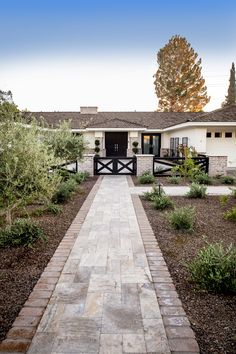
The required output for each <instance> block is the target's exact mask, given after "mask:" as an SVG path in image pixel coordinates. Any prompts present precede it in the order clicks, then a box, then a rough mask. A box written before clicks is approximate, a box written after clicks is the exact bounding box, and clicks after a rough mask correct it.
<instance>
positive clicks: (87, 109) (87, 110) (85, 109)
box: [80, 106, 98, 114]
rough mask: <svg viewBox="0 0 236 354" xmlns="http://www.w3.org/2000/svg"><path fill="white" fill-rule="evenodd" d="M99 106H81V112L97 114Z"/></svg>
mask: <svg viewBox="0 0 236 354" xmlns="http://www.w3.org/2000/svg"><path fill="white" fill-rule="evenodd" d="M97 113H98V107H96V106H92V107H91V106H83V107H80V114H97Z"/></svg>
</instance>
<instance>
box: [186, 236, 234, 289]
mask: <svg viewBox="0 0 236 354" xmlns="http://www.w3.org/2000/svg"><path fill="white" fill-rule="evenodd" d="M235 264H236V247H233V246H232V245H230V246H229V247H228V248H224V247H223V246H222V244H221V243H215V244H208V246H207V247H204V248H203V249H202V250H200V252H199V253H198V255H197V256H196V257H195V258H194V259H193V260H192V261H191V262H190V263H189V264H188V265H187V267H188V270H189V272H190V275H191V278H192V280H193V281H194V282H195V283H196V284H197V285H198V286H199V287H200V288H201V289H204V290H211V291H216V292H227V291H231V292H236V272H235Z"/></svg>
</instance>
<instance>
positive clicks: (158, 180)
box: [132, 176, 235, 187]
mask: <svg viewBox="0 0 236 354" xmlns="http://www.w3.org/2000/svg"><path fill="white" fill-rule="evenodd" d="M132 179H133V182H134V185H135V186H149V184H141V183H139V180H138V177H137V176H132ZM155 183H156V184H159V183H160V184H161V185H162V186H173V187H174V186H176V187H178V186H189V185H190V184H191V181H190V180H188V179H186V181H185V180H184V178H181V180H180V183H179V184H173V183H170V182H169V180H168V177H166V176H165V177H156V178H155ZM211 186H226V187H227V186H228V187H235V185H229V184H222V182H221V180H220V179H219V178H214V179H212V184H211Z"/></svg>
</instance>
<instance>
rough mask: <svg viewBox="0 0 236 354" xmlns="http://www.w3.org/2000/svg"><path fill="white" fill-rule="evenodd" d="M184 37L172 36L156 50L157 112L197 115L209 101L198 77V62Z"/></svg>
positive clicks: (199, 62) (205, 89) (203, 84)
mask: <svg viewBox="0 0 236 354" xmlns="http://www.w3.org/2000/svg"><path fill="white" fill-rule="evenodd" d="M197 57H198V54H197V53H196V52H195V51H194V50H193V48H192V47H191V46H190V44H189V43H188V42H187V40H186V38H184V37H181V36H173V37H172V38H171V39H170V40H169V42H168V43H167V44H166V45H165V46H164V47H163V48H161V49H160V50H159V52H158V54H157V63H158V64H159V68H158V70H157V72H156V74H155V75H154V77H155V81H154V85H155V91H156V95H157V97H158V100H159V102H158V110H160V111H169V112H198V111H201V110H202V109H203V107H204V106H205V105H206V104H207V103H208V102H209V101H210V97H208V96H207V88H206V86H205V80H204V79H203V77H202V74H201V66H200V64H201V59H197Z"/></svg>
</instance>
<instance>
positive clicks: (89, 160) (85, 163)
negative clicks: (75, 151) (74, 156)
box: [78, 154, 94, 176]
mask: <svg viewBox="0 0 236 354" xmlns="http://www.w3.org/2000/svg"><path fill="white" fill-rule="evenodd" d="M93 158H94V154H85V155H84V157H83V160H82V161H78V170H79V171H87V172H89V174H90V176H93V175H94V171H93Z"/></svg>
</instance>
